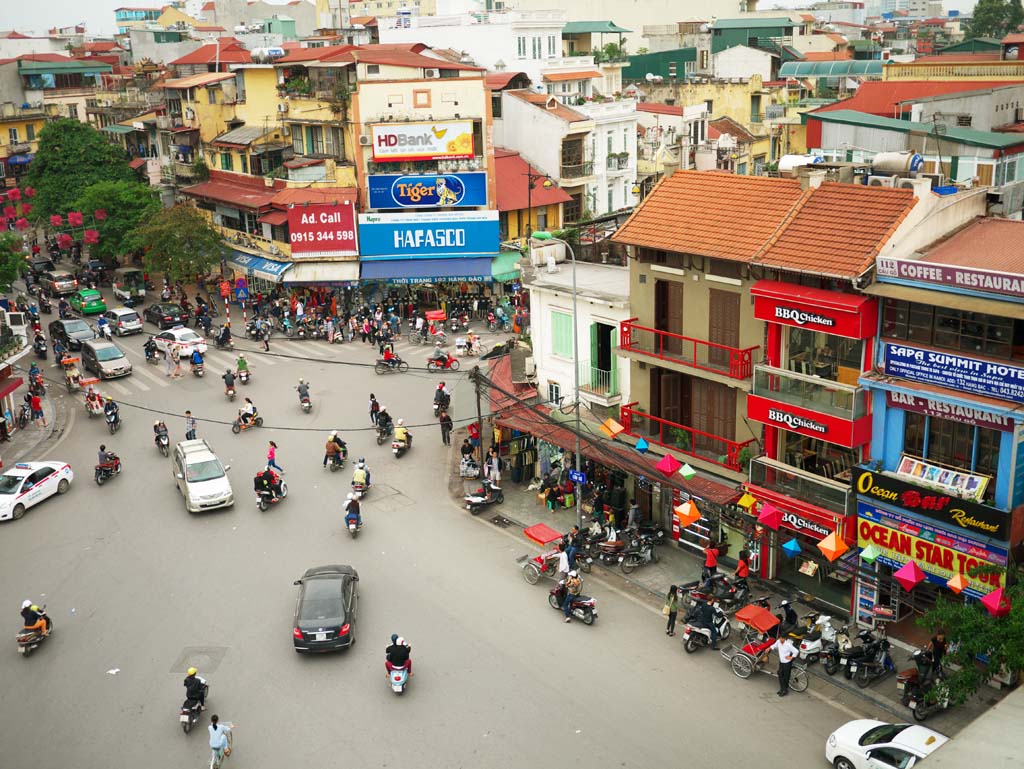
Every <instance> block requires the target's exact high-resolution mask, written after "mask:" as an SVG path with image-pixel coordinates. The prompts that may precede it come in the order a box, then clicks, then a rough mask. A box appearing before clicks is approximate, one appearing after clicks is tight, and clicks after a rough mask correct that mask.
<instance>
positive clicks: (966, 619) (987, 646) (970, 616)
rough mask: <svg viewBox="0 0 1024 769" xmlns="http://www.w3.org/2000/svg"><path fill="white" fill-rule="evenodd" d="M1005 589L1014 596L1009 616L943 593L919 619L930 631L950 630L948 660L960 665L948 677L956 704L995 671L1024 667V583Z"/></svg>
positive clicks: (1012, 670) (1012, 671)
mask: <svg viewBox="0 0 1024 769" xmlns="http://www.w3.org/2000/svg"><path fill="white" fill-rule="evenodd" d="M983 571H984V572H989V573H991V572H995V571H997V570H996V569H994V567H987V566H983V567H979V568H978V569H977V572H978V573H981V572H983ZM972 576H973V574H972ZM1003 592H1004V595H1006V596H1007V597H1008V598H1009V599H1010V613H1009V614H1007V615H1006V616H1005V617H993V616H992V615H991V614H989V613H988V611H987V610H986V609H985V607H984V606H982V605H981V604H980V603H978V602H976V601H974V602H971V603H964V602H963V601H958V600H948V599H946V598H943V597H941V596H940V598H939V600H938V602H937V603H936V605H935V608H934V609H932V610H931V611H929V612H927V613H926V614H925V615H924V616H923V617H921V618H920V619H919V620H918V621H917V622H918V624H919V625H921V626H922V627H924V628H926V629H928V630H929V631H934V630H935V629H936V628H943V629H944V630H945V631H946V640H947V641H948V642H949V643H950V651H949V652H948V653H947V655H946V657H945V659H944V662H946V663H953V664H954V665H955V666H956V667H958V668H959V670H950V671H949V672H948V674H947V679H946V682H947V684H948V685H949V689H950V698H951V700H952V702H954V703H955V704H960V703H962V702H963V701H964V700H966V699H967V698H968V697H970V696H971V695H972V694H974V693H975V692H977V691H978V690H979V689H980V688H981V687H982V686H983V685H984V684H985V683H986V682H987V681H988V680H989V679H991V678H992V676H994V675H997V674H1000V673H1002V672H1004V671H1009V672H1010V673H1012V674H1014V675H1016V674H1017V673H1020V672H1021V671H1024V583H1019V582H1018V583H1017V584H1015V585H1011V586H1010V587H1005V588H1003ZM979 656H983V657H986V658H987V659H988V664H987V665H981V664H979V663H978V662H976V658H977V657H979Z"/></svg>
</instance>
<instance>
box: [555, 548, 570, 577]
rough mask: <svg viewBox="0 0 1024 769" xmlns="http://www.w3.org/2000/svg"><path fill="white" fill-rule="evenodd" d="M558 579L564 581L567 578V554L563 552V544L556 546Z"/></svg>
mask: <svg viewBox="0 0 1024 769" xmlns="http://www.w3.org/2000/svg"><path fill="white" fill-rule="evenodd" d="M558 551H559V552H558V578H559V579H560V580H564V579H565V578H566V577H567V576H569V554H568V553H567V552H566V550H565V545H564V544H561V543H560V544H559V545H558Z"/></svg>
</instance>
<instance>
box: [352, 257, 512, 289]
mask: <svg viewBox="0 0 1024 769" xmlns="http://www.w3.org/2000/svg"><path fill="white" fill-rule="evenodd" d="M491 262H492V257H489V256H486V257H468V258H467V257H461V258H454V259H378V260H373V261H363V263H362V276H361V277H362V279H363V280H383V281H384V282H386V283H397V284H412V283H463V282H469V281H479V282H483V283H490V282H491V281H492V280H493V279H494V278H493V275H492V272H491Z"/></svg>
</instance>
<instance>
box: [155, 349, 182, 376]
mask: <svg viewBox="0 0 1024 769" xmlns="http://www.w3.org/2000/svg"><path fill="white" fill-rule="evenodd" d="M154 354H155V353H154ZM176 357H177V356H175V355H171V353H170V350H168V351H167V352H165V353H164V364H165V365H166V367H167V376H169V377H172V376H174V359H175V358H176Z"/></svg>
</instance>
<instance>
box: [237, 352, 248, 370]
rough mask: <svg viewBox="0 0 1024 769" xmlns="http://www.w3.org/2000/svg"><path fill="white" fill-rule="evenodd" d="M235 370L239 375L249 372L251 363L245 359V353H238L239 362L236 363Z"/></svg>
mask: <svg viewBox="0 0 1024 769" xmlns="http://www.w3.org/2000/svg"><path fill="white" fill-rule="evenodd" d="M235 368H236V369H237V370H238V373H239V374H241V373H242V372H243V371H245V372H246V373H248V372H249V361H247V360H246V359H245V353H241V352H240V353H238V360H236V361H235Z"/></svg>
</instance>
